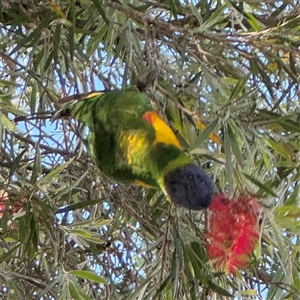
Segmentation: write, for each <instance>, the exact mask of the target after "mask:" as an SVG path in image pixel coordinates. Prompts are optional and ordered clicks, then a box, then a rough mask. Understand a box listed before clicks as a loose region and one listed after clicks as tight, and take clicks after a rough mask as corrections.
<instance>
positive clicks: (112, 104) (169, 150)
mask: <svg viewBox="0 0 300 300" xmlns="http://www.w3.org/2000/svg"><path fill="white" fill-rule="evenodd" d="M57 117H73V118H75V119H77V120H78V121H80V122H83V123H84V124H85V125H86V126H88V127H89V135H88V145H89V152H90V155H91V157H92V159H93V160H94V161H95V163H96V164H97V166H98V167H99V168H100V169H101V170H102V171H103V172H104V173H105V174H106V175H108V176H110V177H112V178H114V179H116V180H117V181H123V182H135V183H137V184H142V185H147V186H151V187H155V188H160V189H161V190H162V191H163V192H164V194H165V195H166V196H167V198H168V200H170V201H171V202H173V203H176V204H178V205H181V206H183V207H185V208H188V209H194V210H199V209H203V208H207V207H208V206H209V204H210V202H211V198H212V195H213V188H214V185H213V182H212V181H211V179H210V178H209V176H208V175H207V174H206V173H205V172H204V170H203V169H202V168H201V167H199V166H198V165H196V164H194V163H192V161H191V159H190V158H189V157H188V156H187V155H186V154H185V153H184V151H183V149H182V147H181V146H180V144H179V142H178V140H177V138H176V136H175V134H174V133H173V132H172V130H171V129H170V127H169V126H168V125H167V124H166V123H165V122H164V121H163V120H162V118H161V117H160V116H159V115H158V113H157V112H155V111H154V110H153V107H152V106H151V103H150V100H149V98H148V97H147V95H145V94H144V93H142V92H140V91H139V90H138V89H137V88H135V87H130V88H126V89H121V90H115V91H110V92H106V93H102V94H96V95H94V96H93V95H92V96H91V97H88V98H85V99H82V100H80V101H78V102H77V103H75V104H70V105H68V106H66V107H65V108H63V109H62V110H61V111H59V112H58V113H56V114H55V118H57Z"/></svg>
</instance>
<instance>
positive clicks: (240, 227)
mask: <svg viewBox="0 0 300 300" xmlns="http://www.w3.org/2000/svg"><path fill="white" fill-rule="evenodd" d="M210 210H211V215H210V218H209V230H208V232H207V234H206V238H207V240H208V247H207V252H208V256H209V258H210V259H211V260H212V261H213V264H214V266H215V267H216V268H217V269H221V270H224V271H225V272H226V273H232V274H235V273H236V271H237V270H239V269H244V268H245V267H246V266H247V264H248V262H249V258H250V254H251V253H252V252H253V250H254V247H255V244H256V242H257V240H258V237H259V224H258V213H259V211H260V206H259V204H258V203H257V202H255V199H254V198H253V197H251V196H246V197H245V196H243V195H242V196H240V197H239V198H237V199H228V198H227V197H226V196H225V195H223V194H218V195H215V196H214V198H213V200H212V203H211V205H210Z"/></svg>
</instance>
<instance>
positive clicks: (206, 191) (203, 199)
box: [164, 163, 214, 210]
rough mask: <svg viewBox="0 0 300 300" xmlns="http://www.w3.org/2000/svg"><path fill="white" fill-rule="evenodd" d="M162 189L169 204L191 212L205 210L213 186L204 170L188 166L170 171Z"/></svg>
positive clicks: (209, 200) (192, 165)
mask: <svg viewBox="0 0 300 300" xmlns="http://www.w3.org/2000/svg"><path fill="white" fill-rule="evenodd" d="M164 187H165V191H166V193H167V195H168V198H169V199H170V200H171V202H174V203H176V204H178V205H180V206H183V207H185V208H188V209H192V210H200V209H204V208H207V207H208V206H209V205H210V203H211V199H212V196H213V192H214V184H213V182H212V180H211V179H210V178H209V176H208V175H207V174H206V173H205V172H204V170H203V169H202V168H201V167H199V166H197V165H196V164H193V163H191V164H188V165H185V166H182V167H178V168H176V169H174V170H172V171H170V172H169V173H168V174H167V175H166V176H165V178H164Z"/></svg>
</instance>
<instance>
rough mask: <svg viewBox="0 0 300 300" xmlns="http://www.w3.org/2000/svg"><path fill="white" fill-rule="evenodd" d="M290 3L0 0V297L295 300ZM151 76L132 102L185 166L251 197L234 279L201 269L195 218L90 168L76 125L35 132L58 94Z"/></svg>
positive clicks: (198, 217) (295, 63)
mask: <svg viewBox="0 0 300 300" xmlns="http://www.w3.org/2000/svg"><path fill="white" fill-rule="evenodd" d="M297 6H298V3H297V1H267V2H258V1H214V0H209V1H208V0H204V1H202V0H201V1H170V0H167V1H138V0H134V1H126V0H120V1H109V0H105V1H100V0H93V1H91V0H82V1H75V0H72V1H71V0H68V1H65V0H64V1H60V0H57V1H50V0H49V1H48V0H41V1H35V0H31V1H29V0H21V1H17V0H13V1H8V0H3V1H2V5H1V11H0V22H1V38H0V39H1V43H0V57H1V64H0V66H1V68H0V74H1V76H0V133H1V134H0V142H1V151H0V190H4V191H7V193H8V199H7V200H6V201H5V202H6V203H5V212H4V213H3V216H2V218H1V241H0V242H1V251H0V274H1V276H0V278H1V280H0V284H1V289H0V293H1V298H3V297H4V298H5V297H7V298H9V299H25V298H26V299H27V298H28V299H72V298H73V299H231V295H234V296H236V297H241V298H244V299H296V298H297V297H299V293H300V282H299V271H300V261H299V257H300V255H299V247H300V244H299V243H300V242H299V230H300V229H299V223H300V212H299V205H300V203H299V184H298V182H299V175H300V170H299V168H300V163H299V162H300V156H299V155H300V142H299V141H300V138H299V131H300V129H299V128H300V126H299V122H300V118H299V116H300V110H299V107H300V105H299V92H298V90H299V83H298V81H299V80H298V77H299V74H298V73H299V50H298V48H299V41H300V34H299V18H298V14H297ZM153 70H155V72H156V78H157V80H156V81H155V82H154V83H153V85H152V86H147V87H146V89H145V92H146V93H147V94H148V95H149V97H151V99H152V100H153V104H154V105H155V107H156V108H157V110H158V111H159V112H160V113H161V114H162V115H163V116H164V117H165V120H166V121H167V122H168V124H170V126H171V127H172V128H173V129H174V131H175V132H176V134H177V136H178V139H179V140H180V141H181V143H182V145H184V147H185V148H186V149H187V151H190V155H191V157H192V158H193V159H194V160H195V161H197V162H198V163H200V164H203V165H209V166H210V168H209V172H210V174H211V175H212V177H213V178H214V181H215V183H216V186H217V188H218V189H220V190H222V191H224V192H226V193H229V194H234V193H241V192H248V193H253V194H256V195H258V197H259V201H260V203H261V204H262V206H264V207H265V211H264V214H263V215H262V219H261V236H260V242H259V243H258V245H257V248H256V250H255V252H254V253H253V257H252V261H251V264H250V265H249V267H248V268H247V269H246V270H244V271H241V272H240V273H239V274H237V276H236V277H232V276H227V275H226V274H223V273H219V272H217V270H214V269H213V268H212V267H211V264H210V262H209V261H208V260H207V255H206V247H205V239H204V238H203V236H204V235H203V233H204V230H205V226H206V216H205V215H206V213H204V212H189V211H186V210H183V209H179V208H178V207H175V206H172V205H170V204H169V203H168V202H167V201H166V200H165V198H164V196H163V195H162V194H161V193H160V192H154V191H153V190H149V189H146V188H140V187H136V186H131V185H122V184H116V183H115V182H113V181H111V180H110V179H108V178H107V177H105V176H104V175H103V174H102V173H101V172H100V171H99V170H98V168H97V167H95V166H94V164H93V163H92V162H91V160H90V158H89V155H88V153H87V150H86V148H85V146H84V142H83V139H84V138H85V133H86V131H85V129H84V127H83V126H82V124H79V123H76V122H73V121H57V122H55V123H53V124H51V122H50V118H51V116H52V113H53V112H54V111H56V110H57V109H59V108H60V103H59V101H58V100H59V99H60V98H65V97H66V96H70V95H74V94H79V93H87V92H90V91H94V90H102V89H105V90H111V89H115V88H117V87H119V88H120V87H124V86H126V85H128V84H129V83H132V84H135V83H136V82H137V80H138V79H141V78H145V75H146V74H148V73H149V72H151V71H153ZM196 120H201V122H202V123H204V124H205V125H206V126H207V127H206V129H205V130H200V129H199V127H198V125H197V124H198V123H197V122H196ZM211 134H215V135H217V136H219V139H220V143H218V142H216V140H215V141H213V140H212V139H211V138H208V137H211ZM224 226H230V224H224Z"/></svg>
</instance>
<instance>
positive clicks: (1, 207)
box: [0, 190, 8, 218]
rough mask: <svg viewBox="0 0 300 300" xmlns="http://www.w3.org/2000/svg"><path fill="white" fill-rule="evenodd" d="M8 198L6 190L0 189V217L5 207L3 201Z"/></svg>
mask: <svg viewBox="0 0 300 300" xmlns="http://www.w3.org/2000/svg"><path fill="white" fill-rule="evenodd" d="M7 199H8V194H7V192H6V191H3V190H0V218H2V217H3V212H4V209H5V201H6V200H7Z"/></svg>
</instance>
